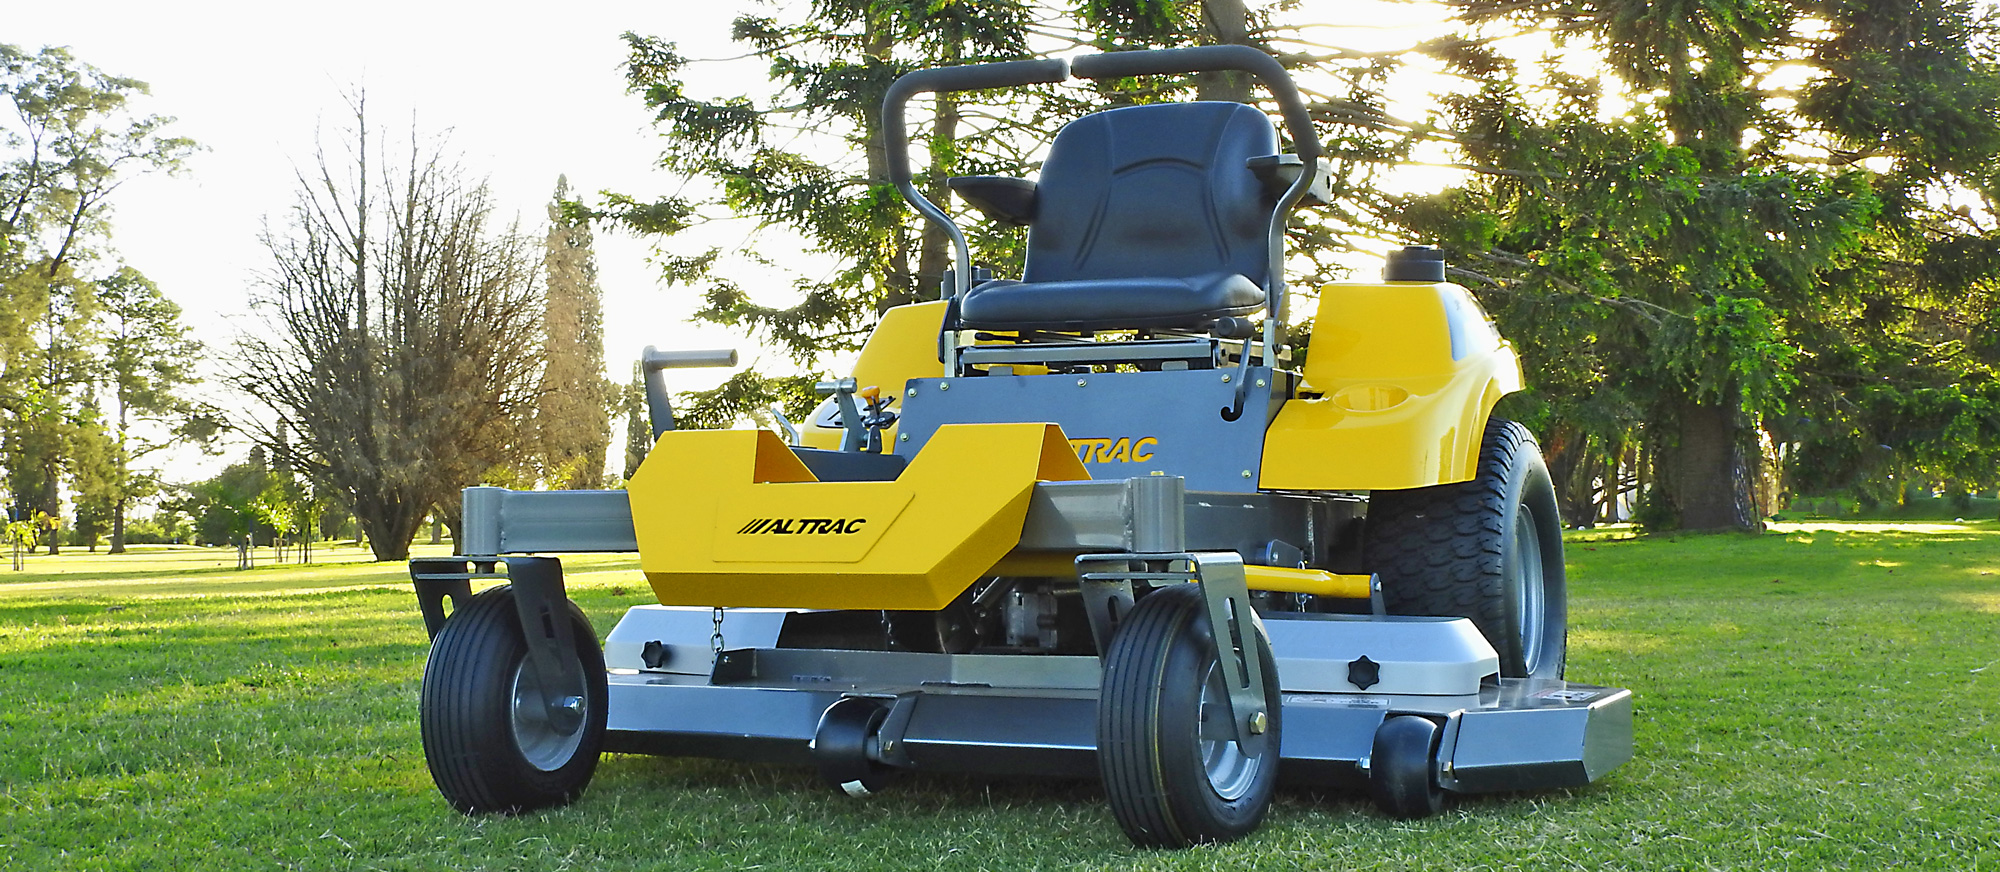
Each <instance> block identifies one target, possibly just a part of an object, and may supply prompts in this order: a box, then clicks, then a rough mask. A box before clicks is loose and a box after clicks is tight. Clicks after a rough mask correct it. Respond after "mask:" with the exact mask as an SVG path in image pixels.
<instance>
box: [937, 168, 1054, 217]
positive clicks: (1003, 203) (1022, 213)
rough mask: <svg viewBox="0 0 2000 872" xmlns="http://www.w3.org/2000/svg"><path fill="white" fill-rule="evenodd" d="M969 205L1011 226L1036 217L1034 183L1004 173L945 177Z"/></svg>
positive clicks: (946, 181) (947, 182)
mask: <svg viewBox="0 0 2000 872" xmlns="http://www.w3.org/2000/svg"><path fill="white" fill-rule="evenodd" d="M945 184H947V185H949V186H951V189H952V190H954V191H957V192H958V196H959V197H961V198H963V199H964V200H965V202H967V203H971V204H972V208H974V209H978V210H979V211H980V213H981V214H984V215H985V216H986V217H988V218H991V219H993V220H995V221H998V222H1000V223H1002V224H1005V225H1008V226H1010V227H1025V226H1027V225H1029V224H1031V223H1033V222H1034V220H1035V202H1036V196H1035V190H1036V187H1035V183H1034V182H1031V181H1028V180H1027V179H1014V178H1008V177H1006V176H958V177H956V178H952V179H947V180H945Z"/></svg>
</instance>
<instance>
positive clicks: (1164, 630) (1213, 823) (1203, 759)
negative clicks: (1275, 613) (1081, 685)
mask: <svg viewBox="0 0 2000 872" xmlns="http://www.w3.org/2000/svg"><path fill="white" fill-rule="evenodd" d="M1252 626H1256V627H1257V633H1256V636H1257V643H1256V645H1255V646H1254V651H1255V655H1256V656H1258V657H1261V658H1263V659H1262V667H1263V673H1264V697H1265V699H1268V700H1270V701H1271V707H1270V711H1269V712H1268V713H1267V714H1266V717H1267V718H1268V720H1267V724H1268V726H1267V728H1266V731H1265V734H1264V736H1263V742H1262V743H1261V744H1260V745H1258V746H1257V747H1258V748H1259V750H1258V751H1257V752H1255V753H1248V752H1246V751H1245V750H1244V748H1243V746H1242V745H1241V744H1239V743H1237V742H1235V741H1233V740H1229V739H1204V738H1203V737H1202V735H1201V732H1202V731H1201V725H1202V710H1203V707H1204V706H1206V707H1208V708H1209V709H1210V711H1211V713H1214V712H1215V710H1216V709H1217V708H1218V707H1221V711H1222V712H1227V711H1228V709H1227V708H1226V706H1227V705H1228V688H1227V686H1226V685H1224V684H1222V682H1221V678H1220V676H1219V675H1218V674H1217V672H1218V670H1219V669H1220V668H1221V667H1220V656H1219V655H1218V653H1217V648H1216V644H1215V639H1214V635H1213V634H1212V633H1211V632H1210V629H1209V621H1208V610H1207V607H1206V605H1205V603H1204V601H1203V599H1202V592H1201V588H1200V587H1199V586H1198V585H1195V584H1181V585H1172V586H1169V587H1164V588H1161V589H1159V590H1155V591H1153V592H1152V593H1150V594H1147V595H1146V596H1144V597H1141V598H1140V599H1139V602H1138V605H1137V606H1135V607H1134V608H1133V609H1132V612H1131V614H1129V615H1127V616H1126V618H1125V620H1124V621H1123V622H1122V623H1121V624H1120V625H1119V628H1118V634H1117V635H1116V636H1115V637H1114V638H1113V639H1112V641H1111V650H1110V651H1109V652H1108V653H1107V654H1106V655H1105V660H1104V684H1103V688H1102V691H1101V693H1100V694H1099V696H1098V706H1097V763H1098V769H1099V770H1100V772H1101V773H1102V774H1103V776H1104V791H1105V793H1106V794H1107V795H1108V797H1109V798H1110V800H1111V811H1112V815H1113V816H1114V817H1116V818H1117V819H1118V825H1119V826H1120V827H1121V828H1123V829H1124V830H1125V835H1126V836H1128V837H1130V838H1131V839H1132V843H1133V844H1134V845H1137V846H1139V847H1142V848H1186V847H1189V846H1192V845H1198V844H1208V843H1214V842H1227V841H1232V840H1235V839H1238V838H1241V837H1243V836H1245V835H1248V834H1250V833H1251V832H1252V831H1254V830H1256V829H1257V826H1258V825H1259V824H1261V823H1263V820H1264V812H1265V810H1266V809H1267V808H1269V807H1270V805H1271V792H1272V789H1273V788H1274V787H1275V786H1276V785H1277V782H1278V739H1279V722H1278V721H1279V717H1278V716H1279V708H1280V707H1279V706H1278V704H1277V703H1278V700H1279V696H1278V665H1277V661H1276V659H1274V658H1273V657H1272V656H1271V643H1270V640H1269V639H1268V638H1266V637H1265V634H1264V632H1263V628H1262V626H1261V625H1257V624H1254V623H1253V624H1252ZM1212 716H1213V714H1212ZM1220 716H1221V717H1223V718H1225V719H1226V718H1227V715H1226V714H1221V715H1220Z"/></svg>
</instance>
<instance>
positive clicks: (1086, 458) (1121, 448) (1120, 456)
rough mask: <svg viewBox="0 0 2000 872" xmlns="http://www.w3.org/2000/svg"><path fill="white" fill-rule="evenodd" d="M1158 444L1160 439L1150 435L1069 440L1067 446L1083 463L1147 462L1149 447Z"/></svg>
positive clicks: (1149, 455)
mask: <svg viewBox="0 0 2000 872" xmlns="http://www.w3.org/2000/svg"><path fill="white" fill-rule="evenodd" d="M1159 446H1160V440H1158V439H1155V438H1153V437H1151V436H1139V437H1136V438H1134V437H1131V436H1120V437H1118V438H1117V439H1071V440H1069V447H1070V448H1073V449H1075V450H1076V459H1078V460H1081V461H1083V462H1084V463H1147V462H1150V461H1151V460H1152V459H1153V452H1152V451H1150V450H1149V449H1152V448H1158V447H1159Z"/></svg>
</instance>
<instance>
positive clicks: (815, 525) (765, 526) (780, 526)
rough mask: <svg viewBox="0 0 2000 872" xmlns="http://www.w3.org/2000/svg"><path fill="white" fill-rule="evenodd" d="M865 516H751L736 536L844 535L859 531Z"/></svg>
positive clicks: (866, 520)
mask: <svg viewBox="0 0 2000 872" xmlns="http://www.w3.org/2000/svg"><path fill="white" fill-rule="evenodd" d="M866 523H868V519H867V518H752V519H750V523H748V524H744V525H743V528H742V529H740V530H737V531H736V535H738V536H757V535H762V534H770V535H774V536H844V535H851V534H854V533H859V532H861V525H863V524H866Z"/></svg>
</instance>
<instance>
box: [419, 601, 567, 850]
mask: <svg viewBox="0 0 2000 872" xmlns="http://www.w3.org/2000/svg"><path fill="white" fill-rule="evenodd" d="M568 606H569V615H570V620H571V622H572V624H573V626H574V636H575V638H576V652H575V656H576V664H577V667H578V669H580V670H581V674H582V676H583V685H584V687H583V693H582V697H583V700H582V702H583V712H582V715H583V719H582V722H581V724H579V725H578V726H576V727H575V728H573V729H563V728H562V727H561V726H559V725H557V724H555V723H552V722H551V721H550V720H549V719H548V717H547V716H546V715H545V714H544V713H543V710H542V706H541V705H540V703H539V700H540V699H541V693H540V688H539V686H538V685H537V683H536V682H537V676H536V672H535V670H534V669H532V668H529V667H528V663H527V660H528V644H527V642H526V641H525V640H524V639H523V637H522V635H521V622H520V618H519V617H518V614H517V612H516V611H515V608H514V592H513V590H512V589H511V588H509V587H506V586H501V587H495V588H490V589H488V590H485V591H481V592H480V593H479V595H478V596H475V597H473V598H472V599H471V601H470V602H467V603H466V605H465V607H464V608H463V609H460V610H459V611H458V612H457V613H455V614H453V615H452V616H451V620H449V621H447V622H446V623H445V625H444V630H443V631H441V632H439V633H438V636H437V639H436V640H435V641H434V642H432V644H431V653H430V658H429V659H428V660H426V661H425V662H424V683H423V690H422V692H421V694H420V696H419V703H418V712H419V720H420V723H421V726H422V731H423V740H424V761H425V762H426V763H428V764H429V765H430V770H431V779H432V780H433V781H435V782H436V783H437V787H438V792H439V793H442V794H444V798H445V799H446V800H447V801H449V802H450V803H451V804H452V806H453V807H455V808H457V809H458V810H459V811H462V812H465V813H467V814H483V813H499V814H516V813H519V812H524V811H532V810H534V809H539V808H548V807H550V806H558V805H563V804H566V803H569V802H571V801H572V800H575V799H576V798H577V797H578V796H579V795H581V794H582V793H583V789H584V787H585V786H586V785H588V784H589V783H590V777H591V775H592V774H594V773H595V772H596V771H597V758H598V752H599V751H600V750H601V749H602V748H603V746H604V709H605V699H606V681H605V672H604V652H603V651H602V650H600V649H599V648H598V646H597V632H596V631H595V630H593V629H591V626H590V620H589V619H588V618H586V617H584V614H583V611H582V610H581V609H578V608H577V607H576V604H575V603H568Z"/></svg>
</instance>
